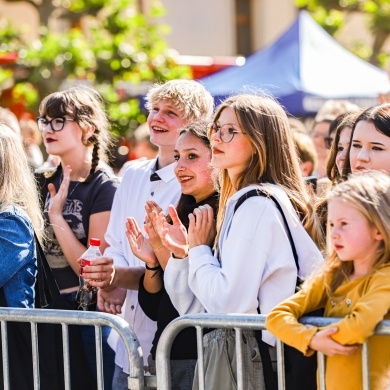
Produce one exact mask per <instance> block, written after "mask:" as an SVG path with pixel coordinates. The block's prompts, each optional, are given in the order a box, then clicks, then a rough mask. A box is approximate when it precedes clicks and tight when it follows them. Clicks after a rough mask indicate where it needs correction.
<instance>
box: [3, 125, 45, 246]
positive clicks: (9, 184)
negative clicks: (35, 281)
mask: <svg viewBox="0 0 390 390" xmlns="http://www.w3.org/2000/svg"><path fill="white" fill-rule="evenodd" d="M12 205H15V206H19V207H20V208H22V209H23V210H24V211H25V212H26V213H27V215H28V216H29V217H30V219H31V221H32V224H33V227H34V230H35V233H36V234H37V237H38V239H39V240H40V241H41V242H42V238H43V236H44V234H43V231H44V230H43V229H44V223H43V216H42V212H41V207H40V204H39V195H38V190H37V185H36V183H35V180H34V175H33V173H32V172H31V170H30V168H29V165H28V162H27V157H26V154H25V152H24V149H23V143H22V139H21V137H20V135H19V134H16V133H15V132H14V131H13V130H11V129H10V128H9V127H8V126H7V125H5V124H1V123H0V210H1V211H3V210H4V209H6V208H7V207H8V206H12Z"/></svg>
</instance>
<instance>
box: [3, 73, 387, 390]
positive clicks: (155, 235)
mask: <svg viewBox="0 0 390 390" xmlns="http://www.w3.org/2000/svg"><path fill="white" fill-rule="evenodd" d="M146 108H147V109H148V111H149V115H148V119H147V127H148V129H149V139H146V138H145V136H144V128H143V133H142V134H143V135H142V142H145V145H146V142H148V143H149V142H150V143H151V144H152V145H154V150H153V148H152V150H153V152H152V154H148V155H145V158H141V159H139V160H138V161H135V162H131V163H129V164H126V167H125V168H123V169H122V170H121V173H120V178H119V175H116V174H115V173H114V172H113V170H112V169H111V168H110V166H109V164H108V159H107V153H108V150H109V147H110V145H111V142H112V140H111V138H110V124H109V120H108V117H107V114H106V111H105V104H104V101H103V100H102V98H101V96H100V95H99V93H98V92H96V91H95V90H93V89H92V88H88V87H73V88H70V89H68V90H65V91H60V92H55V93H52V94H51V95H49V96H47V97H45V98H44V99H43V101H42V102H41V104H40V107H39V116H38V117H37V122H36V123H37V125H36V123H35V122H33V123H32V122H31V121H30V120H21V121H20V123H18V122H17V121H16V122H15V121H7V120H6V119H4V118H5V117H4V116H3V117H2V116H1V114H2V111H0V170H1V172H0V181H1V185H0V197H1V208H0V223H1V226H2V229H0V248H2V250H3V253H5V254H6V256H7V259H8V256H9V261H6V262H5V264H4V266H3V267H4V268H3V269H4V272H2V273H1V274H2V284H1V288H2V290H3V291H4V294H5V298H6V302H7V306H9V307H25V308H33V307H34V296H33V295H34V294H33V289H34V284H35V275H36V272H37V269H36V249H35V241H34V231H35V233H36V235H37V237H38V240H39V241H40V242H41V243H42V244H43V247H44V250H45V254H46V257H47V260H48V262H49V264H50V267H51V269H52V271H53V275H54V277H55V279H56V282H57V285H58V288H59V290H60V292H61V295H62V297H63V298H64V299H66V300H67V301H68V302H69V304H71V305H73V306H74V310H78V309H79V305H78V303H77V300H76V293H77V290H78V287H79V273H80V258H81V256H82V254H83V253H84V252H85V250H86V249H87V246H88V242H89V239H90V238H97V239H99V240H100V243H101V245H100V249H101V251H102V253H103V255H102V256H101V257H98V258H97V259H96V260H94V262H93V263H92V264H90V265H86V266H84V267H83V278H84V279H86V280H88V281H89V283H90V285H91V286H93V287H96V288H97V289H98V298H97V309H96V310H100V311H104V312H107V313H111V314H118V315H121V316H123V318H124V319H125V320H126V321H127V322H128V324H129V325H130V327H131V328H132V329H133V331H134V332H135V334H136V335H137V338H138V340H139V342H140V345H141V347H142V350H143V353H144V368H145V373H146V374H152V375H154V374H155V373H156V363H155V358H156V349H157V345H158V342H159V339H160V336H161V334H162V332H163V331H164V329H165V327H166V326H167V325H168V324H169V323H170V322H171V321H172V320H173V319H175V318H177V317H179V316H180V315H183V314H187V313H220V314H226V313H238V314H256V313H261V314H267V322H266V326H267V330H266V331H263V332H261V333H259V332H256V331H253V330H245V331H243V332H242V337H243V340H244V343H243V349H242V355H243V369H244V373H243V378H244V388H245V389H259V390H263V389H266V390H270V384H269V383H270V382H269V378H267V375H268V374H267V373H266V372H265V370H264V364H263V363H264V362H265V360H266V359H270V361H271V362H273V363H275V361H276V349H275V343H276V338H279V339H281V340H282V341H283V342H285V343H286V344H288V345H291V346H292V347H294V348H296V349H297V350H299V351H300V352H301V353H302V354H304V355H306V356H311V355H313V354H314V353H315V352H316V351H319V352H322V353H324V354H325V355H326V356H327V363H326V388H327V389H330V390H332V389H339V388H340V385H341V381H342V378H343V375H344V373H345V371H346V370H348V372H349V373H351V374H353V375H351V377H353V380H350V381H349V382H344V381H343V382H342V384H343V388H347V389H351V390H358V389H361V388H362V379H361V378H362V366H361V353H362V348H361V345H362V343H364V342H365V341H367V340H368V343H369V358H370V381H371V384H372V388H373V389H381V390H382V389H385V387H384V386H385V385H383V383H384V381H385V378H386V376H387V374H388V372H389V371H390V338H388V337H383V336H375V335H373V334H374V331H375V327H376V325H377V324H378V323H379V322H380V321H381V320H383V319H390V313H389V310H390V305H389V304H388V303H387V301H388V300H387V298H386V296H387V293H389V291H388V290H389V289H390V273H389V263H390V243H389V238H388V237H389V232H390V199H389V196H390V195H389V194H390V192H389V191H390V177H389V174H390V104H389V103H382V104H379V103H378V105H376V106H373V107H370V108H366V109H363V108H359V107H357V106H355V105H353V104H351V103H350V102H347V101H328V102H326V104H324V106H323V107H322V109H321V110H320V111H319V112H318V114H317V116H316V118H315V119H314V122H313V124H312V126H311V129H310V131H309V130H308V129H307V126H306V125H305V124H304V123H303V122H301V121H299V120H298V119H296V118H290V117H289V116H288V115H287V113H286V112H285V110H284V109H283V107H282V106H281V105H280V104H279V103H278V102H277V101H276V100H275V99H273V98H272V97H270V96H265V95H260V94H258V95H257V94H237V95H235V96H231V97H228V98H226V99H225V100H224V101H223V102H221V103H220V104H219V105H218V106H217V107H214V101H213V98H212V96H211V95H210V93H209V92H208V91H206V89H205V88H204V87H203V86H202V85H201V84H200V83H198V82H196V81H189V80H172V81H168V82H166V83H164V84H156V85H153V86H152V87H151V88H150V90H149V92H148V93H147V95H146ZM4 112H5V111H4ZM4 112H3V114H4ZM7 114H9V113H7ZM145 126H146V125H144V127H145ZM34 129H35V130H36V129H38V135H39V136H38V135H36V134H35V132H34ZM140 134H141V133H140ZM40 135H41V136H42V139H43V143H44V146H45V148H46V152H47V153H48V154H49V155H50V156H53V157H52V158H53V166H48V165H47V164H46V165H44V168H45V169H37V170H36V171H35V172H33V171H34V169H36V168H38V167H42V162H43V161H42V158H41V157H39V153H37V147H38V146H37V145H39V142H40ZM22 136H23V137H22ZM22 139H24V141H23V142H22ZM139 144H141V136H140V137H139ZM38 149H39V148H38ZM155 154H156V155H155ZM153 155H155V157H153V158H152V156H153ZM11 256H12V257H11ZM388 273H389V275H388ZM315 310H322V311H323V315H324V316H325V317H340V318H341V320H340V321H338V322H336V323H334V324H332V325H331V326H327V327H324V328H320V327H315V326H311V327H306V326H304V325H302V324H300V323H299V318H300V317H302V316H303V315H305V314H306V313H309V312H313V311H315ZM82 336H83V342H84V346H85V349H86V350H87V351H92V352H91V353H88V356H89V357H91V361H90V365H91V369H92V370H95V372H96V361H95V360H94V359H95V356H96V355H95V351H94V348H95V343H94V340H95V336H94V328H93V327H90V326H83V327H82ZM102 337H103V367H104V380H105V384H104V385H105V387H104V388H105V389H111V388H112V389H113V390H122V389H123V390H124V389H127V388H128V383H127V379H128V375H129V373H130V367H129V364H130V363H129V359H128V355H127V351H126V348H125V345H124V343H123V341H122V340H121V339H120V338H119V337H118V335H117V334H116V333H115V332H111V333H110V334H109V329H108V328H103V332H102ZM235 337H236V334H235V332H234V330H229V329H207V330H205V332H204V337H203V353H204V356H203V358H204V359H203V360H204V365H205V385H206V388H207V389H235V388H236V386H237V375H238V373H237V367H236V358H237V355H236V354H237V351H236V349H235V346H236V340H235ZM197 358H198V355H197V346H196V334H195V330H194V329H186V330H184V331H182V332H181V333H180V334H179V335H178V337H177V338H176V340H175V342H174V344H173V347H172V352H171V360H170V367H171V381H172V389H182V390H187V389H197V388H199V378H198V375H197V371H198V370H197ZM314 381H315V379H314ZM382 382H383V383H382ZM312 386H313V385H312ZM314 386H315V385H314ZM296 388H297V387H296ZM311 388H313V387H311ZM300 389H304V387H300Z"/></svg>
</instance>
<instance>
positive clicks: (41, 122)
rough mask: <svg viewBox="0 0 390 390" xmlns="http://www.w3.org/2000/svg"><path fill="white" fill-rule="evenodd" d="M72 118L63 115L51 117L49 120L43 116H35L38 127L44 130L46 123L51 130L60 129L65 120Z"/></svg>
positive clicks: (70, 120) (71, 120)
mask: <svg viewBox="0 0 390 390" xmlns="http://www.w3.org/2000/svg"><path fill="white" fill-rule="evenodd" d="M73 121H74V119H68V118H65V117H63V116H58V117H57V118H53V119H51V120H48V119H47V118H45V117H44V116H39V117H38V118H37V123H38V128H39V130H41V131H44V130H45V129H46V127H47V125H50V128H51V129H52V130H53V131H61V130H62V129H63V128H64V126H65V123H66V122H73Z"/></svg>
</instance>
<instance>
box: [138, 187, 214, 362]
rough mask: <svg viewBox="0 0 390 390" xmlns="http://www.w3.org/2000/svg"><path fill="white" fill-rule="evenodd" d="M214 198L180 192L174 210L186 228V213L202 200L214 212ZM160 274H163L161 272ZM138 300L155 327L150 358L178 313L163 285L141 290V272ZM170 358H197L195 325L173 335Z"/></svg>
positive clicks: (202, 203)
mask: <svg viewBox="0 0 390 390" xmlns="http://www.w3.org/2000/svg"><path fill="white" fill-rule="evenodd" d="M218 198H219V197H218V194H213V195H211V196H209V197H208V198H206V199H204V200H203V201H201V202H199V203H196V202H195V199H194V198H193V197H192V196H189V195H182V197H181V199H180V201H179V206H178V210H177V211H178V215H179V218H180V220H181V221H182V223H183V224H184V226H186V228H187V229H188V214H189V213H190V212H192V211H193V210H194V209H195V208H196V207H198V206H201V205H204V204H209V205H210V206H211V207H212V208H213V209H214V215H215V216H216V214H217V211H218ZM160 277H161V278H163V275H161V276H160ZM138 301H139V304H140V306H141V308H142V310H143V311H144V312H145V314H146V315H147V316H148V317H149V318H150V319H151V320H153V321H157V330H156V333H155V335H154V339H153V344H152V349H151V351H150V353H151V354H152V357H153V359H155V357H156V349H157V343H158V341H159V340H160V336H161V333H162V332H163V330H164V329H165V327H166V326H167V325H168V324H169V323H170V322H171V321H172V320H174V319H175V318H177V317H179V313H178V312H177V310H176V309H175V307H174V306H173V304H172V302H171V299H170V298H169V295H168V293H167V292H166V290H165V288H164V287H163V288H162V289H161V290H160V291H159V292H157V293H149V292H147V291H146V290H145V288H144V276H142V277H141V279H140V282H139V290H138ZM204 333H207V330H206V329H205V330H204ZM171 359H172V360H184V359H197V350H196V330H195V328H193V327H190V328H186V329H183V330H182V331H181V332H180V333H179V334H178V335H177V337H176V338H175V340H174V342H173V345H172V350H171Z"/></svg>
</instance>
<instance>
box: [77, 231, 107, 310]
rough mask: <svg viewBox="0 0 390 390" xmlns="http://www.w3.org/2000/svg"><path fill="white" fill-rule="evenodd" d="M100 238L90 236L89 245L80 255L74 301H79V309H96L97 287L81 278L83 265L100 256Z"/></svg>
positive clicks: (89, 263)
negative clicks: (78, 285)
mask: <svg viewBox="0 0 390 390" xmlns="http://www.w3.org/2000/svg"><path fill="white" fill-rule="evenodd" d="M99 246H100V240H99V239H98V238H91V239H90V240H89V247H88V249H87V250H86V251H85V252H84V253H83V255H82V256H81V267H80V277H79V279H80V287H79V290H78V292H77V296H76V301H77V302H78V303H79V307H78V308H79V309H81V310H89V311H94V310H95V309H96V301H97V290H98V289H97V287H92V286H91V285H90V284H89V283H88V280H85V279H84V278H83V276H82V275H83V267H84V266H86V265H91V264H92V263H93V260H95V259H96V258H97V257H100V256H101V255H102V254H101V252H100V249H99Z"/></svg>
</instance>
